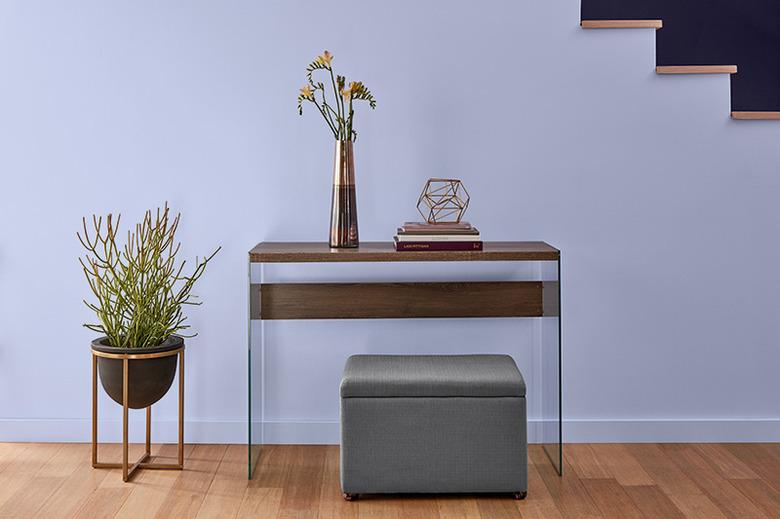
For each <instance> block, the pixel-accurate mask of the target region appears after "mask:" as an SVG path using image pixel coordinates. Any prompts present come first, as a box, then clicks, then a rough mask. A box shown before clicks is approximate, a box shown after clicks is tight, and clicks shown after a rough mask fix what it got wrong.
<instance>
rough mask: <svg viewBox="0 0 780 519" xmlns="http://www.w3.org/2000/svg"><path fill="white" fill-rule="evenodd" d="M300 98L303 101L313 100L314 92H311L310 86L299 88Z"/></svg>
mask: <svg viewBox="0 0 780 519" xmlns="http://www.w3.org/2000/svg"><path fill="white" fill-rule="evenodd" d="M301 97H303V98H304V99H313V98H314V92H312V90H311V86H310V85H305V86H304V87H303V88H301Z"/></svg>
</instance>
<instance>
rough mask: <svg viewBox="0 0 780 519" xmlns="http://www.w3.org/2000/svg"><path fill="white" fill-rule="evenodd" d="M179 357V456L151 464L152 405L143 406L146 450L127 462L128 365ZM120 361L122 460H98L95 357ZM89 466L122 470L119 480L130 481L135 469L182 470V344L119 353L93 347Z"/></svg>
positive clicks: (96, 371) (96, 372)
mask: <svg viewBox="0 0 780 519" xmlns="http://www.w3.org/2000/svg"><path fill="white" fill-rule="evenodd" d="M170 355H178V356H179V445H178V446H179V449H178V450H179V452H178V454H179V459H178V463H152V462H150V461H147V460H148V459H149V458H150V457H151V455H152V452H151V450H152V406H149V407H147V408H146V450H145V452H144V455H143V456H141V458H140V459H139V460H138V461H136V462H135V463H133V464H132V465H129V463H128V460H127V447H128V443H127V418H128V411H129V407H128V405H127V403H128V396H127V394H128V367H129V364H130V361H131V360H141V359H154V358H158V357H168V356H170ZM98 357H104V358H107V359H120V360H122V463H103V462H99V461H98V403H97V401H98V390H97V387H98V384H97V382H98V369H97V358H98ZM92 467H94V468H96V469H119V468H121V469H122V480H123V481H127V480H129V479H130V478H131V477H132V476H133V474H135V471H136V470H138V469H157V470H182V469H183V468H184V347H181V348H177V349H175V350H171V351H164V352H161V353H139V354H119V353H103V352H100V351H95V350H92Z"/></svg>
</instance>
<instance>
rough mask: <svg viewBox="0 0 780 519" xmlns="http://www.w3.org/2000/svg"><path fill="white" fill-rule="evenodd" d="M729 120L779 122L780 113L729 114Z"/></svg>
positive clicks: (751, 112)
mask: <svg viewBox="0 0 780 519" xmlns="http://www.w3.org/2000/svg"><path fill="white" fill-rule="evenodd" d="M731 118H732V119H739V120H742V121H780V112H759V111H750V112H747V111H737V112H731Z"/></svg>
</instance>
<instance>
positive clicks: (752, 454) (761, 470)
mask: <svg viewBox="0 0 780 519" xmlns="http://www.w3.org/2000/svg"><path fill="white" fill-rule="evenodd" d="M724 448H725V449H726V450H728V451H729V452H730V453H731V454H733V455H734V456H735V457H737V458H738V459H739V460H740V461H741V462H743V463H745V464H746V465H747V466H748V468H749V469H750V470H752V471H753V472H754V473H756V474H757V475H758V477H759V478H761V479H763V480H764V481H765V482H766V483H767V484H769V485H770V486H771V487H772V488H774V489H775V490H777V491H778V492H780V463H779V462H778V460H777V459H776V458H775V457H774V456H769V455H768V454H767V452H766V451H765V450H764V448H763V446H762V445H761V444H758V443H732V444H725V445H724Z"/></svg>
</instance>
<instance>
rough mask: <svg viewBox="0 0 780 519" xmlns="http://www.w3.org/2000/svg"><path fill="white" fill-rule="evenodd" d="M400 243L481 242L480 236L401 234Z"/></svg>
mask: <svg viewBox="0 0 780 519" xmlns="http://www.w3.org/2000/svg"><path fill="white" fill-rule="evenodd" d="M396 238H397V239H398V241H481V240H482V238H481V237H480V235H479V234H400V235H398V236H396Z"/></svg>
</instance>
